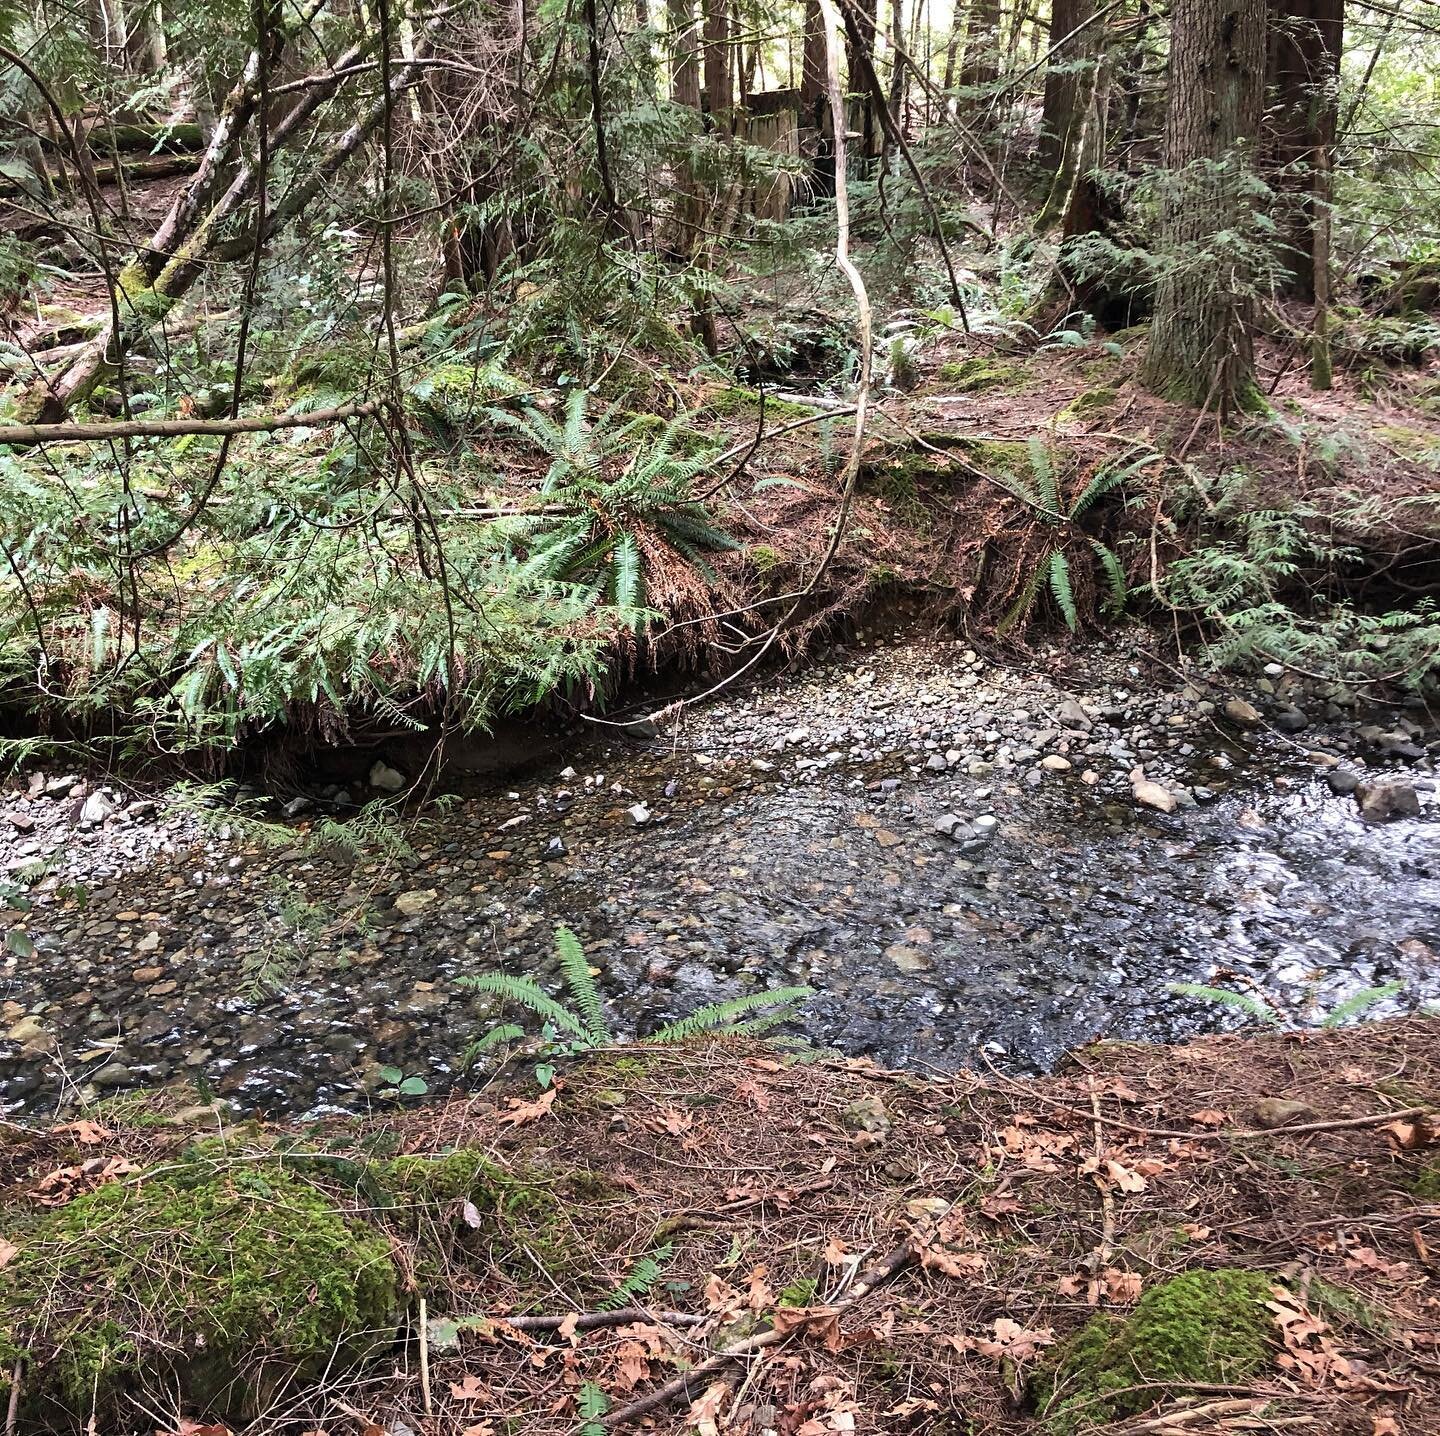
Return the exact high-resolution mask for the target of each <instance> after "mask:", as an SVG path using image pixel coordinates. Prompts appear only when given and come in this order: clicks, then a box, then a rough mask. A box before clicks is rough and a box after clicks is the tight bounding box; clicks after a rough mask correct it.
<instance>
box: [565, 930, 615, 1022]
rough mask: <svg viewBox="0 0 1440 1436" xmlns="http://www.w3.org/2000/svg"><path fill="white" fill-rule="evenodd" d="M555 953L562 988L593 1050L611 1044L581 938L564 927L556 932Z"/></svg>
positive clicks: (597, 990)
mask: <svg viewBox="0 0 1440 1436" xmlns="http://www.w3.org/2000/svg"><path fill="white" fill-rule="evenodd" d="M555 953H556V955H557V956H558V957H559V959H560V970H561V972H563V973H564V974H565V985H566V986H567V987H568V988H569V989H570V996H571V997H572V998H574V999H575V1007H576V1009H577V1010H578V1011H579V1013H580V1016H581V1017H582V1018H584V1020H585V1026H586V1028H587V1029H588V1030H587V1033H586V1035H587V1036H588V1037H589V1039H590V1041H591V1042H592V1043H593V1044H594V1045H595V1046H596V1047H599V1046H602V1045H603V1044H605V1043H607V1042H611V1041H613V1040H614V1038H613V1037H612V1036H611V1033H610V1024H609V1023H608V1022H606V1021H605V1008H604V1007H603V1006H602V1004H601V1001H600V989H599V988H598V987H596V986H595V979H594V978H593V977H592V976H591V975H590V964H589V963H588V962H587V961H586V960H585V949H584V948H583V947H581V946H580V939H579V938H578V937H576V936H575V934H574V933H573V932H572V931H571V930H570V929H569V928H568V927H566V926H564V925H563V924H561V926H559V927H557V928H556V929H555Z"/></svg>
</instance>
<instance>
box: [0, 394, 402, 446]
mask: <svg viewBox="0 0 1440 1436" xmlns="http://www.w3.org/2000/svg"><path fill="white" fill-rule="evenodd" d="M379 407H380V402H379V400H371V401H370V402H369V403H365V404H342V405H340V406H339V407H338V408H334V409H316V410H315V411H314V412H313V413H310V414H260V415H255V416H254V417H251V418H244V419H122V420H118V421H116V422H114V423H99V424H0V446H3V445H6V444H9V445H13V446H22V447H26V448H28V447H30V446H31V445H34V444H94V443H100V442H104V441H112V440H115V439H170V438H178V437H179V436H180V435H182V434H215V435H220V436H224V435H226V434H268V433H271V432H273V431H275V430H277V429H318V428H321V427H323V426H324V425H326V424H338V423H340V422H342V421H343V420H345V419H356V418H362V417H364V416H365V415H367V414H373V413H375V411H376V410H377V409H379Z"/></svg>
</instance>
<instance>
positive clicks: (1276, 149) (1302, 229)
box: [1265, 0, 1345, 299]
mask: <svg viewBox="0 0 1440 1436" xmlns="http://www.w3.org/2000/svg"><path fill="white" fill-rule="evenodd" d="M1344 29H1345V0H1270V27H1269V47H1268V49H1269V54H1268V62H1269V63H1268V67H1267V75H1266V80H1267V86H1268V89H1269V95H1268V99H1269V109H1268V118H1269V124H1268V126H1267V131H1268V132H1267V134H1266V136H1265V140H1266V143H1265V170H1266V175H1267V178H1268V179H1269V181H1270V184H1271V186H1272V187H1273V188H1274V190H1275V193H1276V201H1277V202H1276V214H1275V220H1276V225H1277V228H1278V229H1279V231H1280V236H1281V240H1282V243H1283V246H1284V247H1283V249H1282V251H1281V258H1282V260H1283V261H1284V263H1285V266H1286V269H1287V270H1288V273H1289V276H1290V282H1289V285H1288V288H1289V289H1290V291H1291V293H1293V294H1296V295H1298V296H1300V297H1301V298H1304V299H1314V298H1315V284H1314V273H1315V271H1314V265H1313V255H1314V250H1315V227H1316V221H1317V218H1318V216H1319V214H1320V212H1321V210H1322V209H1323V208H1324V207H1325V206H1326V205H1327V204H1328V203H1329V173H1330V159H1331V152H1332V150H1333V148H1334V145H1335V119H1336V102H1337V99H1338V96H1339V89H1340V54H1341V45H1342V41H1343V35H1344Z"/></svg>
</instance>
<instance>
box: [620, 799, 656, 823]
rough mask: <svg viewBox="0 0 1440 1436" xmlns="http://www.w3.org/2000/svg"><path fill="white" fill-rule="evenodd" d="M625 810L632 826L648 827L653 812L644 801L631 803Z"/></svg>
mask: <svg viewBox="0 0 1440 1436" xmlns="http://www.w3.org/2000/svg"><path fill="white" fill-rule="evenodd" d="M625 812H626V815H627V816H628V817H629V819H630V826H631V827H632V828H644V827H648V826H649V824H650V822H651V820H652V819H653V817H654V814H653V813H652V812H651V811H650V809H649V808H647V807H646V806H645V804H644V803H632V804H631V805H630V807H628V808H626V809H625Z"/></svg>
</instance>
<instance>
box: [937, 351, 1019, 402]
mask: <svg viewBox="0 0 1440 1436" xmlns="http://www.w3.org/2000/svg"><path fill="white" fill-rule="evenodd" d="M940 378H941V379H942V380H943V381H944V383H945V385H946V386H947V387H948V388H950V389H952V390H953V391H954V392H955V393H957V394H980V393H983V392H984V391H985V390H986V389H1017V388H1019V387H1020V386H1021V385H1022V384H1024V382H1025V368H1024V366H1023V365H1021V364H1014V363H1009V362H1007V361H1005V360H1002V359H990V358H986V357H983V356H979V355H977V356H976V357H975V358H973V359H961V360H959V361H958V362H952V363H949V364H942V365H941V366H940Z"/></svg>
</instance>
